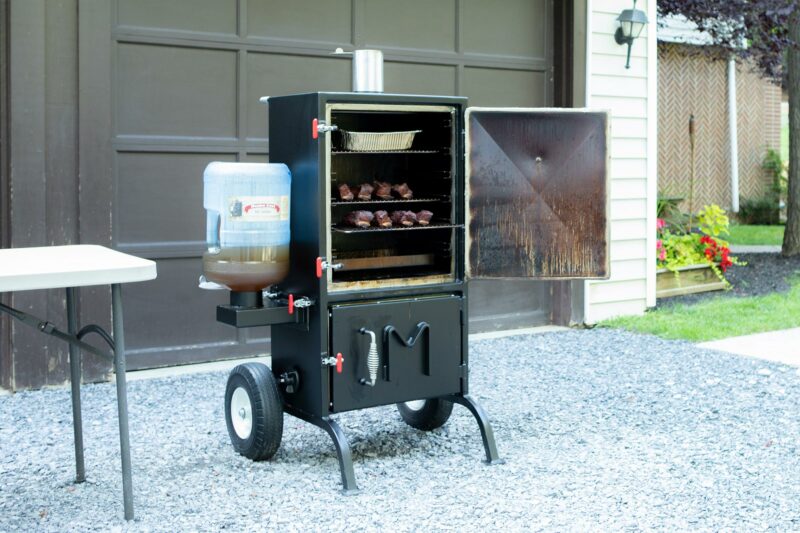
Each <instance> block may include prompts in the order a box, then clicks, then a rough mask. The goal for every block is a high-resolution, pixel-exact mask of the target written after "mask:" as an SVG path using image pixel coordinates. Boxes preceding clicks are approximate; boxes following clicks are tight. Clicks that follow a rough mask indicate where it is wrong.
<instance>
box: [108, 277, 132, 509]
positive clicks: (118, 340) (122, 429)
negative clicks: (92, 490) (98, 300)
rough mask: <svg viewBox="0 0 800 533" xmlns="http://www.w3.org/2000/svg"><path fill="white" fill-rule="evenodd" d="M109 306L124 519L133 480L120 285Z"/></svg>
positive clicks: (130, 498) (130, 500) (112, 287)
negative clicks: (112, 339)
mask: <svg viewBox="0 0 800 533" xmlns="http://www.w3.org/2000/svg"><path fill="white" fill-rule="evenodd" d="M111 307H112V313H113V321H114V347H115V349H114V373H115V374H116V379H117V411H118V412H119V448H120V454H121V456H122V497H123V502H124V506H125V520H132V519H133V481H132V479H131V443H130V437H129V435H128V392H127V384H126V381H125V334H124V333H123V330H122V286H121V285H119V284H114V285H112V286H111Z"/></svg>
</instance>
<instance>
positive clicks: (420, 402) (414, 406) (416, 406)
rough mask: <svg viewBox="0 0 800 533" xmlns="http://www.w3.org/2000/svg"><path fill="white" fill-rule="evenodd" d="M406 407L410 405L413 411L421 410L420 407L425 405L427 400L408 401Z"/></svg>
mask: <svg viewBox="0 0 800 533" xmlns="http://www.w3.org/2000/svg"><path fill="white" fill-rule="evenodd" d="M406 407H408V408H409V409H411V410H412V411H419V410H420V409H422V408H423V407H425V400H414V401H411V402H406Z"/></svg>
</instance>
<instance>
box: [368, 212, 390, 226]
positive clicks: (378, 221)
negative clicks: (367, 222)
mask: <svg viewBox="0 0 800 533" xmlns="http://www.w3.org/2000/svg"><path fill="white" fill-rule="evenodd" d="M372 223H373V224H375V225H376V226H378V227H379V228H391V227H392V219H391V218H389V213H387V212H386V211H375V220H373V221H372Z"/></svg>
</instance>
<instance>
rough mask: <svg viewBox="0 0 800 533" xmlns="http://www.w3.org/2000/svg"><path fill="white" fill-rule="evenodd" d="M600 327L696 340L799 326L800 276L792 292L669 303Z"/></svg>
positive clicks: (614, 320)
mask: <svg viewBox="0 0 800 533" xmlns="http://www.w3.org/2000/svg"><path fill="white" fill-rule="evenodd" d="M600 326H603V327H612V328H622V329H626V330H630V331H637V332H639V333H652V334H653V335H658V336H659V337H663V338H665V339H685V340H689V341H695V342H701V341H711V340H716V339H724V338H726V337H736V336H739V335H748V334H750V333H760V332H762V331H774V330H778V329H788V328H796V327H800V278H795V279H794V280H793V282H792V288H791V290H790V291H789V293H784V294H778V293H775V294H768V295H765V296H753V297H750V298H720V297H717V298H712V299H710V300H706V301H703V302H700V303H697V304H694V305H685V304H676V305H669V306H665V307H662V308H658V309H654V310H652V311H649V312H647V313H645V314H644V315H641V316H632V317H620V318H615V319H611V320H607V321H605V322H601V323H600Z"/></svg>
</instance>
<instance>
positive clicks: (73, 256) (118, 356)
mask: <svg viewBox="0 0 800 533" xmlns="http://www.w3.org/2000/svg"><path fill="white" fill-rule="evenodd" d="M155 277H156V264H155V263H154V262H153V261H148V260H147V259H141V258H139V257H134V256H132V255H128V254H123V253H121V252H117V251H115V250H111V249H109V248H105V247H103V246H95V245H87V244H80V245H71V246H46V247H41V248H10V249H2V250H0V292H12V291H29V290H37V289H66V293H67V331H66V332H64V331H61V330H59V329H58V328H56V327H55V326H54V325H53V324H51V323H50V322H48V321H47V320H42V319H40V318H36V317H34V316H31V315H30V314H28V313H24V312H22V311H18V310H16V309H14V308H12V307H9V306H7V305H3V304H0V313H3V312H4V313H7V314H9V315H11V316H12V317H14V318H16V319H18V320H20V321H22V322H23V323H25V324H27V325H29V326H31V327H34V328H36V329H38V330H39V331H41V332H42V333H45V334H47V335H52V336H54V337H57V338H59V339H61V340H63V341H66V342H68V343H69V365H70V381H71V386H72V422H73V429H74V433H75V470H76V475H75V482H76V483H81V482H83V481H84V480H85V479H86V470H85V468H84V461H83V428H82V420H81V388H80V387H81V359H80V358H81V350H83V351H85V352H89V353H93V354H95V355H98V356H100V357H104V358H106V359H108V360H110V361H113V363H114V373H115V374H116V384H117V410H118V413H119V443H120V455H121V457H122V496H123V505H124V509H125V519H126V520H131V519H132V518H133V484H132V480H131V453H130V439H129V436H128V400H127V389H126V382H125V336H124V333H123V329H122V285H121V284H123V283H131V282H136V281H146V280H151V279H154V278H155ZM90 285H111V312H112V322H113V337H112V336H111V335H109V334H108V333H107V332H106V331H105V330H103V329H102V328H101V327H100V326H97V325H94V324H90V325H87V326H84V327H82V328H79V327H78V323H77V314H76V307H75V306H76V299H75V289H76V288H77V287H85V286H90ZM89 333H94V334H97V335H99V336H100V337H102V338H103V340H105V342H106V343H107V344H108V345H109V346H110V347H111V351H110V352H109V351H105V350H101V349H98V348H96V347H95V346H92V345H91V344H88V343H86V342H85V341H83V338H84V337H85V336H86V335H88V334H89Z"/></svg>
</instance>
